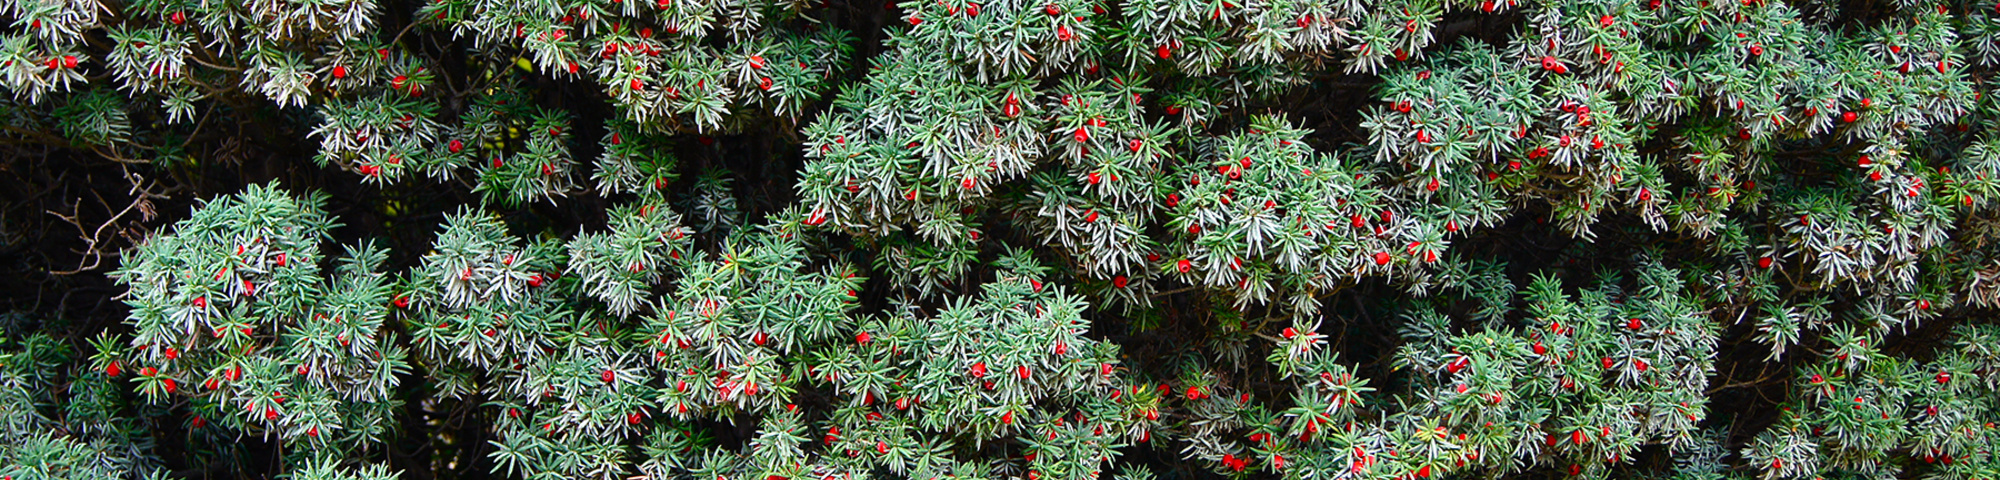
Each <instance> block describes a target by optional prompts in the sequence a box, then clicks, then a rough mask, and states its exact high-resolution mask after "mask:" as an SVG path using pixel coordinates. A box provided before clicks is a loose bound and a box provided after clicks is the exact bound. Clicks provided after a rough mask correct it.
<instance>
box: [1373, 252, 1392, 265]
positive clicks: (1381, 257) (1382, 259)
mask: <svg viewBox="0 0 2000 480" xmlns="http://www.w3.org/2000/svg"><path fill="white" fill-rule="evenodd" d="M1375 264H1376V265H1388V264H1389V252H1375Z"/></svg>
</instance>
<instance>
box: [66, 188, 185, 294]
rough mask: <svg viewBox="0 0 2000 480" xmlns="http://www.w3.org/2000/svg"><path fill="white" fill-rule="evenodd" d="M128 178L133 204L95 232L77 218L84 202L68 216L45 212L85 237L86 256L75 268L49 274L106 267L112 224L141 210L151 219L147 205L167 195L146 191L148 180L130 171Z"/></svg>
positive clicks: (78, 201) (73, 273)
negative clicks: (106, 249) (130, 182)
mask: <svg viewBox="0 0 2000 480" xmlns="http://www.w3.org/2000/svg"><path fill="white" fill-rule="evenodd" d="M125 178H126V179H127V180H130V181H132V189H131V190H129V191H128V193H133V194H134V195H133V197H132V203H131V204H128V205H126V206H125V208H124V209H121V210H119V211H118V213H117V214H115V215H112V216H111V218H109V219H106V220H104V223H101V224H98V225H97V228H95V229H87V228H85V227H84V226H83V222H81V221H78V220H77V217H80V216H82V215H83V213H82V212H83V201H82V200H81V199H79V200H77V203H76V204H74V205H73V206H71V207H70V214H69V215H63V214H62V213H59V212H56V211H54V210H44V211H45V212H48V214H50V215H55V216H56V218H60V219H62V221H64V222H68V223H69V224H70V225H75V226H76V230H77V233H78V234H79V236H81V237H82V238H83V242H84V249H83V251H81V252H78V253H80V254H82V255H83V259H81V260H77V267H76V269H74V270H52V271H50V272H49V273H51V274H55V275H75V274H78V273H82V272H87V271H91V270H96V269H97V268H98V267H100V266H103V265H104V257H105V256H107V254H106V253H105V252H104V249H103V248H101V246H102V245H103V244H104V243H105V241H106V239H105V238H104V231H105V229H108V228H111V226H112V225H116V224H117V223H118V221H119V220H120V219H122V218H125V215H126V214H129V213H132V210H134V209H138V210H140V211H141V212H142V213H141V215H142V216H144V217H148V218H150V217H152V213H151V212H152V210H151V209H150V208H148V207H147V205H148V204H149V203H151V200H152V199H155V198H166V197H165V196H164V195H160V194H156V193H153V192H152V191H150V190H147V189H146V188H145V186H144V183H145V179H142V178H139V176H138V175H135V174H132V173H131V172H126V175H125ZM97 202H98V203H99V204H105V202H104V198H103V197H101V196H100V197H98V199H97ZM105 206H106V209H109V207H110V205H108V204H106V205H105Z"/></svg>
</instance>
